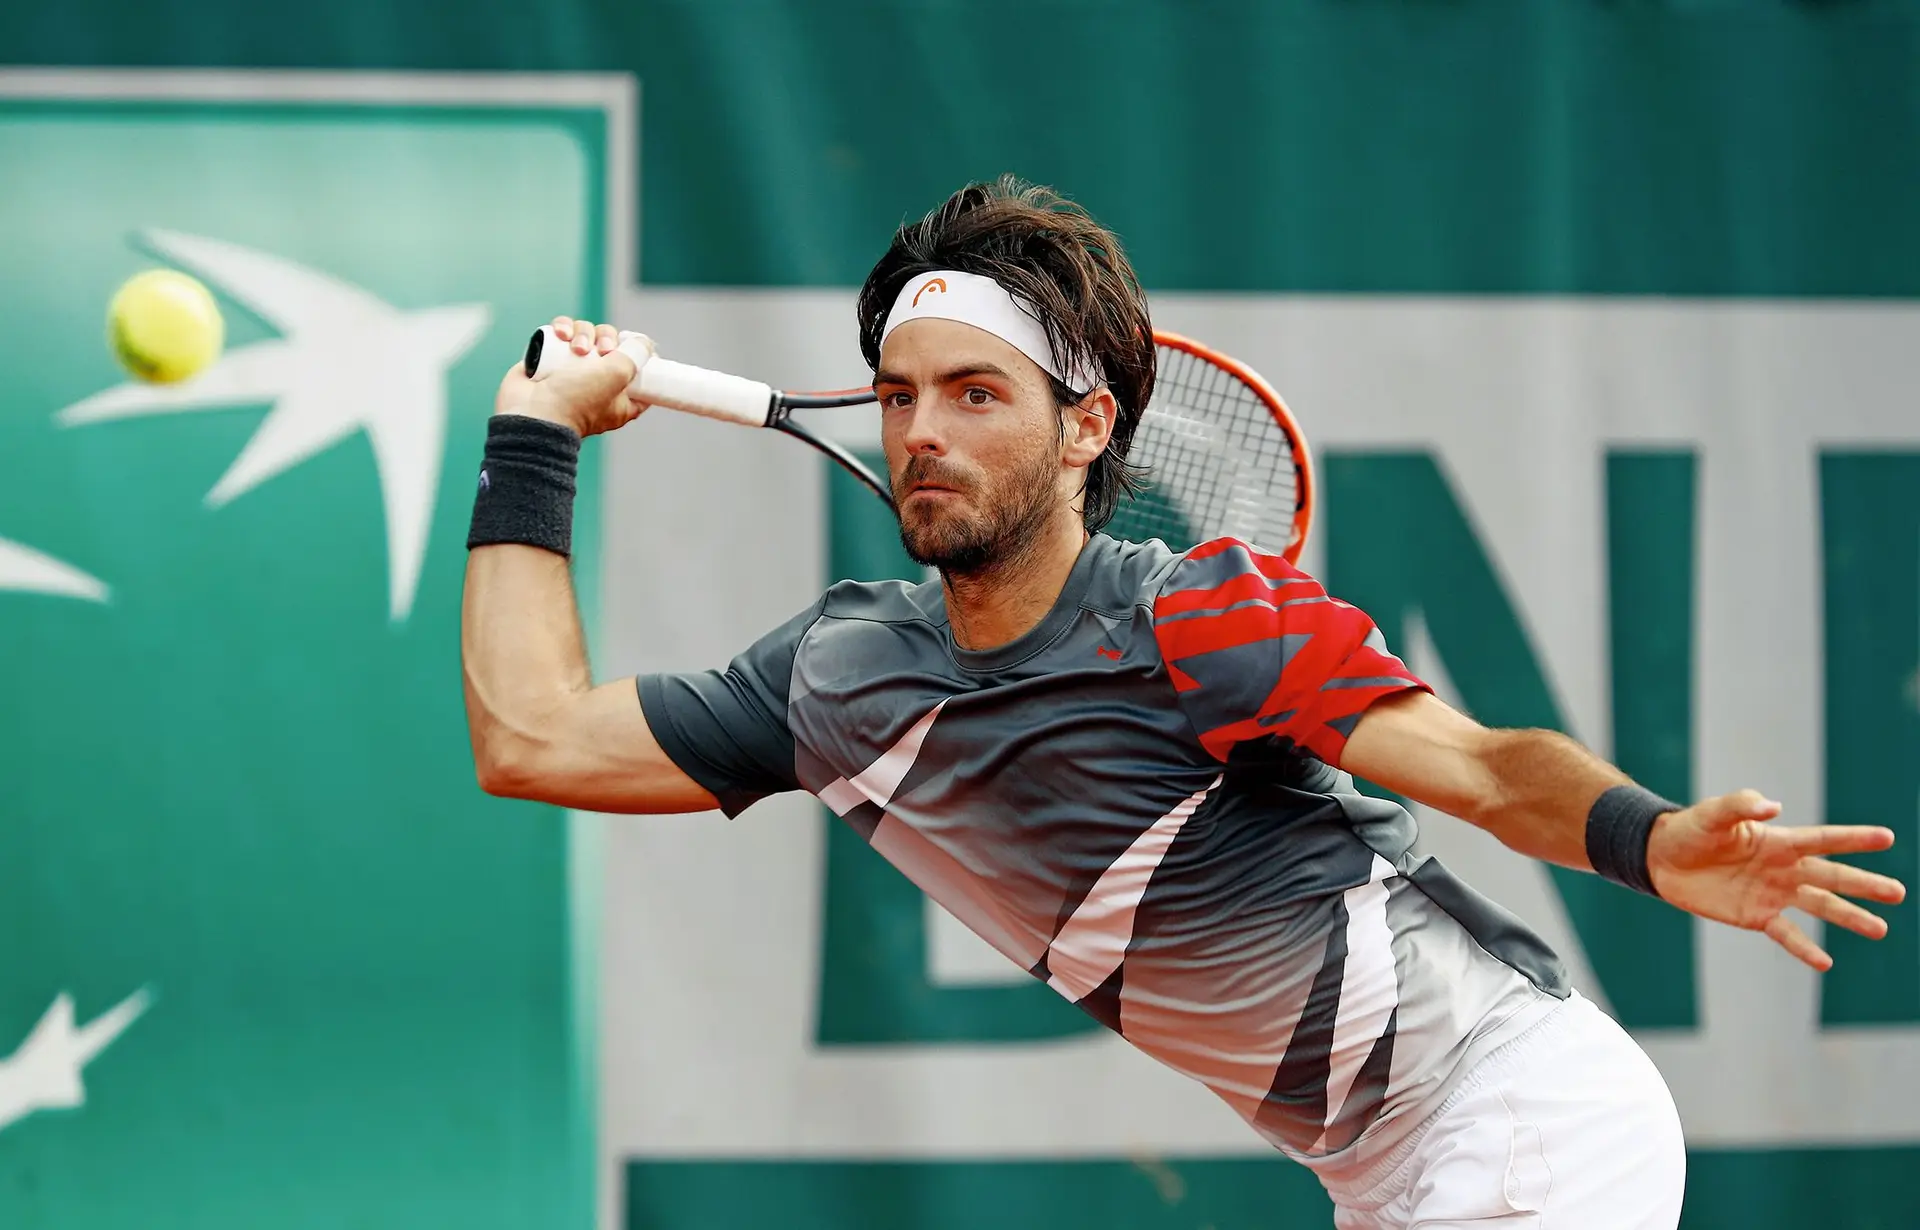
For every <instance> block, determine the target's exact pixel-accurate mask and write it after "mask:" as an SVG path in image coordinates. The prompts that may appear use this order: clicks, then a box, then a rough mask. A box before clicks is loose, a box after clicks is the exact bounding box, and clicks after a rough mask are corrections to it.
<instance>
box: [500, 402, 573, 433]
mask: <svg viewBox="0 0 1920 1230" xmlns="http://www.w3.org/2000/svg"><path fill="white" fill-rule="evenodd" d="M493 417H494V418H496V419H532V420H534V421H535V422H539V423H549V424H551V425H553V426H555V427H564V428H566V429H567V430H568V431H570V432H572V433H573V434H574V435H576V436H579V437H580V438H582V439H585V433H584V432H582V431H581V430H580V426H579V424H577V423H575V422H574V421H573V420H572V419H571V418H570V417H568V415H567V414H566V413H565V412H564V411H560V410H551V411H548V410H538V409H533V408H531V407H525V406H521V407H515V408H514V409H511V410H495V411H494V412H493Z"/></svg>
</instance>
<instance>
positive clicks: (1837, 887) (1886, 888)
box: [1800, 858, 1907, 905]
mask: <svg viewBox="0 0 1920 1230" xmlns="http://www.w3.org/2000/svg"><path fill="white" fill-rule="evenodd" d="M1800 867H1801V872H1802V874H1803V876H1804V877H1805V880H1806V883H1808V884H1811V885H1813V886H1814V887H1815V888H1824V889H1826V890H1827V891H1828V892H1831V893H1838V894H1840V895H1841V896H1843V897H1860V898H1864V899H1865V900H1867V901H1878V902H1880V903H1881V904H1882V905H1899V904H1900V903H1901V902H1902V901H1905V900H1906V899H1907V886H1906V885H1904V884H1902V883H1901V882H1900V881H1898V880H1896V879H1894V878H1893V877H1892V876H1883V875H1878V874H1876V873H1874V872H1871V871H1867V870H1865V869H1863V868H1860V867H1854V866H1851V865H1849V864H1847V863H1832V862H1828V861H1827V860H1826V859H1824V858H1810V859H1807V860H1805V861H1804V862H1802V863H1801V864H1800Z"/></svg>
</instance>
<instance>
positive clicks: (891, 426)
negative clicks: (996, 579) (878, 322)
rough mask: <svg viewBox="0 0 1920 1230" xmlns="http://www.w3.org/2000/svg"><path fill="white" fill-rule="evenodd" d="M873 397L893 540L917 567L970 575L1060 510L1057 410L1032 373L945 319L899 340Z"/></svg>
mask: <svg viewBox="0 0 1920 1230" xmlns="http://www.w3.org/2000/svg"><path fill="white" fill-rule="evenodd" d="M874 390H875V392H876V393H878V394H879V397H880V414H881V433H880V434H881V441H882V443H883V444H884V445H885V446H886V452H887V473H888V476H889V479H890V481H891V484H892V486H893V499H894V504H895V505H896V506H897V507H898V508H899V510H900V541H901V543H902V545H904V546H905V547H906V550H907V554H908V555H910V556H912V557H913V559H914V561H915V562H916V563H919V564H923V565H928V566H931V567H936V568H939V569H941V570H942V571H944V572H949V573H963V574H964V573H970V572H978V571H980V570H981V569H982V568H985V567H988V566H990V565H993V564H995V563H998V562H1001V561H1003V560H1006V559H1008V558H1010V557H1012V556H1015V555H1018V554H1019V553H1020V552H1021V551H1022V550H1024V549H1025V548H1026V547H1027V545H1028V544H1030V543H1031V542H1033V541H1034V540H1035V539H1036V538H1037V537H1038V536H1039V533H1040V531H1041V529H1042V528H1043V527H1044V526H1045V525H1046V524H1047V522H1048V520H1049V518H1050V517H1052V516H1054V515H1056V514H1059V513H1061V512H1062V511H1063V510H1065V511H1067V512H1069V513H1070V511H1071V510H1067V509H1066V508H1065V505H1066V497H1065V495H1064V494H1063V492H1062V475H1063V472H1064V468H1063V465H1062V460H1063V458H1062V446H1061V438H1060V410H1059V407H1058V405H1057V404H1056V403H1055V402H1054V399H1053V393H1052V391H1051V389H1050V388H1049V386H1048V383H1047V375H1046V373H1045V372H1044V371H1042V370H1041V369H1040V365H1039V364H1037V363H1035V362H1034V361H1033V360H1031V359H1029V358H1027V356H1025V355H1023V354H1021V353H1020V352H1019V351H1018V350H1016V349H1014V348H1013V347H1012V346H1010V345H1008V344H1007V343H1006V342H1003V341H1001V340H1000V339H999V338H997V337H995V336H993V335H992V334H990V333H987V332H985V331H983V330H980V329H976V328H974V327H973V326H972V325H965V324H961V323H959V322H958V321H951V320H915V321H909V322H908V323H907V324H904V325H902V326H900V327H899V328H898V329H895V330H894V331H893V333H892V334H891V335H889V336H888V338H887V342H886V345H885V347H884V348H882V350H881V352H880V365H879V370H878V371H877V372H876V374H875V379H874Z"/></svg>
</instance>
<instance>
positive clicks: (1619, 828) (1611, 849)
mask: <svg viewBox="0 0 1920 1230" xmlns="http://www.w3.org/2000/svg"><path fill="white" fill-rule="evenodd" d="M1679 810H1680V804H1678V803H1672V802H1669V801H1667V800H1666V799H1663V798H1661V797H1660V796H1659V795H1657V794H1655V793H1653V791H1651V790H1646V789H1643V788H1641V787H1639V786H1632V785H1627V786H1615V787H1613V788H1612V789H1610V790H1608V791H1607V792H1606V793H1604V794H1602V795H1601V796H1600V797H1599V798H1598V799H1595V800H1594V803H1593V807H1592V808H1591V809H1590V810H1589V811H1588V812H1587V861H1588V862H1589V863H1592V864H1593V869H1594V871H1595V872H1596V873H1597V874H1599V875H1600V876H1602V877H1603V878H1605V879H1608V880H1612V881H1613V882H1614V883H1615V884H1619V885H1622V886H1624V887H1626V888H1631V889H1633V890H1634V891H1635V892H1639V893H1645V894H1647V895H1648V896H1649V897H1658V896H1659V895H1660V894H1659V893H1657V892H1655V891H1654V888H1653V877H1652V875H1651V874H1649V872H1648V871H1647V840H1648V838H1650V837H1652V836H1653V822H1654V821H1655V820H1657V819H1659V818H1660V817H1661V815H1663V814H1664V813H1666V812H1670V811H1679Z"/></svg>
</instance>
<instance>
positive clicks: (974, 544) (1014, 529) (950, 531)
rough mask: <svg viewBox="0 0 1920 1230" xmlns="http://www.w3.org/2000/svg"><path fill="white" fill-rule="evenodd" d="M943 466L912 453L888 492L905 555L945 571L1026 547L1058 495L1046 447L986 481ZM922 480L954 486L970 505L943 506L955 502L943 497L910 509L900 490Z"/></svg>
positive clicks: (988, 564)
mask: <svg viewBox="0 0 1920 1230" xmlns="http://www.w3.org/2000/svg"><path fill="white" fill-rule="evenodd" d="M944 467H945V463H944V462H941V461H939V460H937V459H935V458H933V457H930V456H927V455H926V454H924V453H922V454H920V455H919V456H916V457H914V458H913V459H912V460H911V461H909V462H908V463H907V468H906V470H905V471H904V472H902V474H901V476H900V478H899V480H898V481H897V482H895V484H894V492H893V498H894V503H895V505H896V506H898V507H900V508H901V509H902V511H901V514H900V545H901V546H902V547H904V548H905V549H906V552H907V556H908V557H909V558H910V559H912V560H913V562H914V563H916V564H919V565H921V566H922V567H926V568H938V569H939V570H940V571H941V572H942V573H944V574H947V575H949V576H952V575H960V576H966V575H969V574H973V573H979V572H985V571H988V570H990V569H992V568H995V567H997V566H998V565H1000V564H1003V563H1005V562H1006V561H1007V560H1010V559H1014V558H1017V557H1018V556H1020V555H1021V554H1023V553H1025V552H1026V551H1027V549H1028V548H1030V547H1031V546H1032V545H1033V543H1034V542H1035V540H1037V539H1038V538H1039V537H1040V533H1041V531H1042V530H1043V529H1044V528H1045V527H1046V523H1047V519H1048V518H1049V517H1051V516H1052V515H1053V511H1054V503H1055V501H1057V500H1058V499H1059V495H1058V494H1057V493H1056V492H1055V490H1054V477H1055V470H1056V468H1057V459H1056V458H1055V457H1054V456H1053V455H1052V454H1051V452H1050V451H1045V450H1036V451H1035V453H1034V455H1033V459H1032V461H1031V463H1030V464H1023V465H1022V466H1021V467H1020V468H1019V469H1017V470H1014V471H1012V472H1010V473H1007V474H1005V475H1003V476H1002V477H1001V478H1000V479H999V481H998V482H994V483H991V484H989V483H987V482H985V481H983V480H982V479H981V478H980V476H978V475H975V477H974V480H973V481H967V479H966V478H965V477H963V476H962V475H960V474H958V473H955V472H953V471H951V470H948V469H946V468H944ZM922 482H932V483H938V484H940V485H942V486H947V487H951V488H953V489H954V490H955V491H957V492H959V493H960V494H961V495H962V496H963V497H965V499H966V501H967V502H968V503H969V504H971V505H973V510H972V511H966V510H962V509H958V508H949V507H946V506H945V505H947V504H949V503H958V501H946V500H942V501H938V502H936V503H934V504H933V505H932V506H931V507H929V506H927V505H925V504H922V505H920V506H918V507H917V508H916V509H912V510H909V509H908V508H907V504H906V500H905V498H904V497H905V494H906V493H907V492H909V491H911V490H912V489H913V486H914V484H916V483H922Z"/></svg>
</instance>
